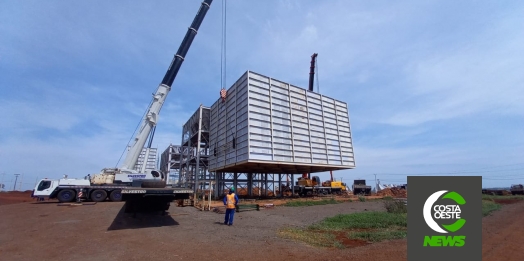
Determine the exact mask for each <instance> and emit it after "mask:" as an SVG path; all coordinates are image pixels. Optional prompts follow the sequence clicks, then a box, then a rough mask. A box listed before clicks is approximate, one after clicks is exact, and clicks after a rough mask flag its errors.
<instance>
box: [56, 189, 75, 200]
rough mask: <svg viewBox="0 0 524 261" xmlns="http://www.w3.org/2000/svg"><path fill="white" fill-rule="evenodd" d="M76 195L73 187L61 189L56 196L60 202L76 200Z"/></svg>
mask: <svg viewBox="0 0 524 261" xmlns="http://www.w3.org/2000/svg"><path fill="white" fill-rule="evenodd" d="M75 196H76V193H75V191H74V190H72V189H64V190H60V192H58V195H56V198H57V199H58V201H60V202H71V201H73V200H75Z"/></svg>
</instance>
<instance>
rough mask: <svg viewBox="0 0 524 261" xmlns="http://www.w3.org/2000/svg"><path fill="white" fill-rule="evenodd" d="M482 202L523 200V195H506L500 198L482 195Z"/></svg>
mask: <svg viewBox="0 0 524 261" xmlns="http://www.w3.org/2000/svg"><path fill="white" fill-rule="evenodd" d="M482 199H483V200H494V199H495V200H496V199H520V200H524V195H507V196H501V195H488V194H482Z"/></svg>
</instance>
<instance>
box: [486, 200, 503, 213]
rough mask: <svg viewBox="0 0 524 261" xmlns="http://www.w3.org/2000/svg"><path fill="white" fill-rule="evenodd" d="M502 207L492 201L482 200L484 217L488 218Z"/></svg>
mask: <svg viewBox="0 0 524 261" xmlns="http://www.w3.org/2000/svg"><path fill="white" fill-rule="evenodd" d="M500 207H501V206H500V204H497V203H495V202H493V201H491V200H482V216H483V217H485V216H488V215H489V214H491V213H492V212H493V211H497V210H499V209H500Z"/></svg>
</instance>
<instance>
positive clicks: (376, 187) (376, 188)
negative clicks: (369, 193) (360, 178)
mask: <svg viewBox="0 0 524 261" xmlns="http://www.w3.org/2000/svg"><path fill="white" fill-rule="evenodd" d="M373 175H375V191H376V192H378V184H377V174H373Z"/></svg>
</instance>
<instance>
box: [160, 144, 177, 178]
mask: <svg viewBox="0 0 524 261" xmlns="http://www.w3.org/2000/svg"><path fill="white" fill-rule="evenodd" d="M181 154H182V147H181V146H175V145H173V144H169V146H168V147H167V148H166V149H165V150H164V152H162V154H161V155H160V170H161V171H162V172H163V173H166V175H167V182H166V183H167V184H169V185H176V184H178V183H179V182H178V179H179V177H180V159H181V157H182V155H181Z"/></svg>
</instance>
